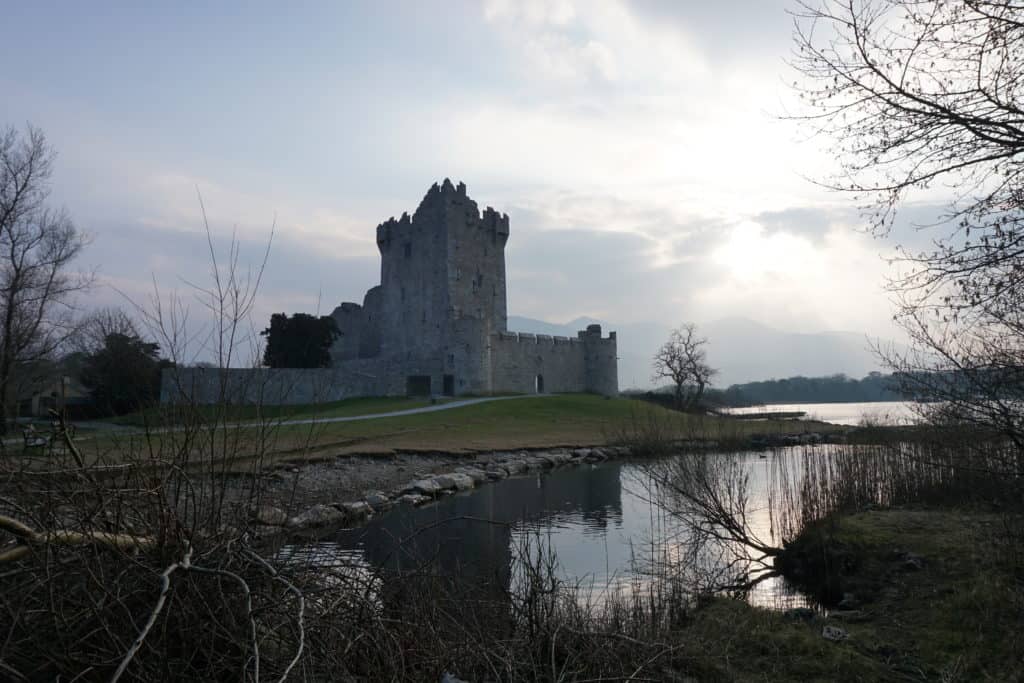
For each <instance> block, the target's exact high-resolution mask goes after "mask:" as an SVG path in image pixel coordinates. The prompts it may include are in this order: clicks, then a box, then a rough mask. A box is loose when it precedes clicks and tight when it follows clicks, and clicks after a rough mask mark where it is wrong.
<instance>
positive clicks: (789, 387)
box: [707, 372, 905, 406]
mask: <svg viewBox="0 0 1024 683" xmlns="http://www.w3.org/2000/svg"><path fill="white" fill-rule="evenodd" d="M899 387H900V379H899V377H897V376H896V375H893V374H883V373H881V372H872V373H870V374H869V375H867V376H866V377H862V378H861V379H854V378H852V377H847V376H846V375H844V374H835V375H830V376H828V377H801V376H797V377H787V378H785V379H769V380H763V381H759V382H746V383H743V384H733V385H730V386H729V387H728V388H727V389H719V390H711V391H709V392H708V393H707V399H708V401H709V402H711V403H718V404H720V405H724V406H749V405H759V404H762V403H865V402H872V401H900V400H903V399H904V398H905V396H904V394H902V393H901V392H900V390H899Z"/></svg>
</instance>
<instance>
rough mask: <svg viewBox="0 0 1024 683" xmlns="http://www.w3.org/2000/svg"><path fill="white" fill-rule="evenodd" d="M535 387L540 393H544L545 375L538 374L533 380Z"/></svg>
mask: <svg viewBox="0 0 1024 683" xmlns="http://www.w3.org/2000/svg"><path fill="white" fill-rule="evenodd" d="M533 388H534V390H536V392H537V393H538V394H543V393H544V375H537V377H536V378H535V379H534V380H533Z"/></svg>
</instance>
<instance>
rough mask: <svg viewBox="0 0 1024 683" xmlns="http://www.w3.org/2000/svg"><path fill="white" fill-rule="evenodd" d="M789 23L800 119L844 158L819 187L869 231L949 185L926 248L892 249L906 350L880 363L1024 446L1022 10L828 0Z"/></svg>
mask: <svg viewBox="0 0 1024 683" xmlns="http://www.w3.org/2000/svg"><path fill="white" fill-rule="evenodd" d="M795 17H796V30H795V41H796V51H795V59H794V66H795V67H796V69H797V70H798V71H799V72H800V76H801V78H800V79H799V80H798V81H797V83H796V87H797V89H798V90H799V91H800V92H801V96H802V97H803V98H804V100H805V101H806V102H807V103H808V104H809V106H810V110H811V111H810V113H809V114H807V115H806V116H803V117H802V118H803V119H804V120H805V121H806V122H807V123H808V124H809V125H810V126H811V127H812V128H813V129H814V130H815V131H816V132H817V133H821V134H823V135H824V136H825V137H826V139H829V140H832V141H833V144H832V146H833V151H834V153H835V156H836V158H837V159H838V161H839V164H840V169H839V172H838V173H837V174H836V176H835V177H834V178H833V179H832V180H831V181H828V183H827V184H829V185H830V186H832V187H834V188H836V189H839V190H844V191H848V192H852V193H853V194H854V195H855V196H856V197H858V199H859V201H860V204H861V207H862V209H863V210H864V211H865V212H866V214H867V216H868V217H869V219H870V221H871V228H872V230H873V231H874V232H875V233H876V234H879V235H884V234H887V233H888V232H889V231H890V229H891V227H892V225H893V220H894V217H895V215H896V212H897V209H898V208H899V207H900V206H901V205H902V204H903V202H904V201H905V200H906V199H907V198H908V197H910V196H913V195H914V193H918V196H920V195H919V193H920V192H922V191H924V190H928V189H931V188H935V187H941V186H945V188H947V190H946V197H947V202H946V204H945V208H944V209H943V210H941V211H940V212H939V215H938V216H937V217H936V219H935V220H934V221H933V222H931V223H930V224H928V225H922V226H918V227H920V228H927V229H929V230H930V231H931V232H932V235H933V244H932V245H930V246H929V247H928V248H926V249H914V248H905V247H902V246H901V247H898V257H897V260H898V261H899V262H900V264H901V266H902V272H901V274H900V275H899V276H897V277H895V278H894V279H892V280H891V282H890V286H891V289H892V290H893V292H894V293H895V294H896V297H897V301H898V304H899V308H898V312H897V315H896V319H897V321H898V322H899V323H900V324H901V325H902V326H903V327H904V328H905V329H906V330H907V332H908V333H909V334H910V336H911V338H912V339H913V341H914V342H915V343H916V350H915V351H914V352H913V353H911V354H894V353H887V354H885V355H886V357H887V359H888V360H889V361H890V363H891V364H892V365H893V367H894V369H896V370H898V371H901V376H902V377H903V378H904V380H905V384H906V386H905V390H907V391H908V392H910V393H913V394H915V395H917V396H919V397H922V398H926V399H933V400H936V401H940V402H941V404H942V405H943V406H944V408H943V413H942V417H943V419H946V418H953V419H956V420H959V421H964V422H967V423H969V424H975V425H979V426H981V427H983V428H985V429H986V430H990V431H995V432H997V433H999V434H1001V435H1002V436H1004V437H1008V438H1009V439H1010V440H1011V441H1012V442H1013V443H1015V444H1016V447H1017V449H1018V452H1024V422H1022V408H1021V406H1022V399H1024V305H1022V304H1024V299H1022V297H1024V212H1022V209H1024V183H1022V180H1024V176H1022V172H1024V164H1022V162H1024V102H1022V98H1024V42H1022V38H1024V3H1022V2H1020V0H963V1H962V2H943V1H940V0H822V1H821V2H817V3H813V4H812V3H802V4H801V10H800V11H799V12H797V13H796V15H795ZM936 405H938V404H936ZM934 417H937V416H934Z"/></svg>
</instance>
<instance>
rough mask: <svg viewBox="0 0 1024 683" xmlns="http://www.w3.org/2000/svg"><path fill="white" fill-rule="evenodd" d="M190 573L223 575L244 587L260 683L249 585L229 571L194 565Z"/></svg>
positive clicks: (258, 652)
mask: <svg viewBox="0 0 1024 683" xmlns="http://www.w3.org/2000/svg"><path fill="white" fill-rule="evenodd" d="M188 569H189V571H194V572H201V573H204V574H222V575H224V576H227V577H229V578H232V579H234V580H235V581H237V582H238V583H239V585H241V586H242V590H243V591H244V592H245V615H246V616H247V617H248V618H249V630H250V635H251V637H252V652H253V660H254V666H253V680H254V681H256V683H259V680H260V645H259V641H258V639H257V638H256V619H254V618H253V614H252V592H251V591H250V590H249V584H248V583H246V581H245V579H243V578H242V577H241V576H239V575H238V574H235V573H234V572H231V571H228V570H227V569H207V568H206V567H197V566H195V565H192V566H191V567H189V568H188Z"/></svg>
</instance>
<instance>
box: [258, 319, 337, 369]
mask: <svg viewBox="0 0 1024 683" xmlns="http://www.w3.org/2000/svg"><path fill="white" fill-rule="evenodd" d="M260 334H262V335H263V336H265V337H266V338H267V347H266V349H265V350H264V352H263V364H264V365H266V366H267V367H271V368H326V367H328V366H330V364H331V354H330V348H331V344H332V343H333V342H334V340H335V339H337V338H338V337H339V336H340V335H341V333H340V332H339V331H338V326H337V324H336V323H335V322H334V318H332V317H330V316H326V315H325V316H321V317H319V318H317V317H315V316H312V315H309V314H308V313H296V314H295V315H293V316H291V317H289V316H287V315H286V314H284V313H275V314H274V315H272V316H270V327H268V328H267V329H265V330H263V332H261V333H260Z"/></svg>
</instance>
